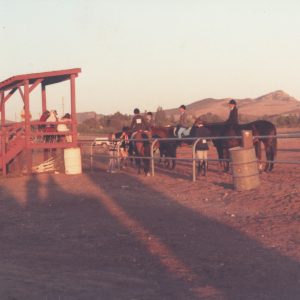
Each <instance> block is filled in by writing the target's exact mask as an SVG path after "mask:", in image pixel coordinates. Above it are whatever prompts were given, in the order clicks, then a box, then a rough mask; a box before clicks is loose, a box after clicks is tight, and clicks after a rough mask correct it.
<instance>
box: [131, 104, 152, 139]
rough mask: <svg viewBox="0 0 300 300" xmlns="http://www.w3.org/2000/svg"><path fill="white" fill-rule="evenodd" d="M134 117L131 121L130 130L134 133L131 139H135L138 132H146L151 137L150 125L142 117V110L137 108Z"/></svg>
mask: <svg viewBox="0 0 300 300" xmlns="http://www.w3.org/2000/svg"><path fill="white" fill-rule="evenodd" d="M133 113H134V116H133V118H132V121H131V125H130V130H131V131H133V134H132V135H131V138H133V137H134V136H135V134H136V132H138V131H140V132H144V133H146V134H147V136H148V137H150V132H149V131H150V130H151V128H150V125H149V124H147V122H146V120H145V119H144V117H143V116H142V115H141V113H140V110H139V109H138V108H135V109H134V111H133Z"/></svg>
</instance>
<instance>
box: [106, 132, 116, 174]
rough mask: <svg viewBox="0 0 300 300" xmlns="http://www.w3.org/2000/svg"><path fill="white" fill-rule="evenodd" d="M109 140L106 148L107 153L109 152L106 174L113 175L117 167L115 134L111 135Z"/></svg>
mask: <svg viewBox="0 0 300 300" xmlns="http://www.w3.org/2000/svg"><path fill="white" fill-rule="evenodd" d="M108 139H109V148H108V152H109V161H108V169H107V172H108V173H115V172H116V170H117V165H118V161H117V160H118V158H117V156H118V155H117V154H118V153H117V150H118V149H117V142H116V141H115V139H116V136H115V134H113V133H111V134H109V136H108Z"/></svg>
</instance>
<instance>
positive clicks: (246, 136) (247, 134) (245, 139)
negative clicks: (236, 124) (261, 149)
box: [242, 130, 253, 149]
mask: <svg viewBox="0 0 300 300" xmlns="http://www.w3.org/2000/svg"><path fill="white" fill-rule="evenodd" d="M242 146H243V148H245V149H249V148H253V136H252V131H251V130H242Z"/></svg>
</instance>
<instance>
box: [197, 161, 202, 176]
mask: <svg viewBox="0 0 300 300" xmlns="http://www.w3.org/2000/svg"><path fill="white" fill-rule="evenodd" d="M201 170H202V163H201V161H200V160H199V161H198V168H197V175H200V174H201Z"/></svg>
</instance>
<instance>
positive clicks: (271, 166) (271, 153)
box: [269, 138, 277, 172]
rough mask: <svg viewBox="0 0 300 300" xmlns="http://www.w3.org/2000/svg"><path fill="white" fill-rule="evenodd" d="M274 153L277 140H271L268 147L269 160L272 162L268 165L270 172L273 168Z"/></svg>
mask: <svg viewBox="0 0 300 300" xmlns="http://www.w3.org/2000/svg"><path fill="white" fill-rule="evenodd" d="M276 152H277V138H273V139H272V141H271V145H270V158H271V161H272V162H271V163H270V167H269V171H270V172H271V171H272V170H273V168H274V160H275V156H276Z"/></svg>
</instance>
